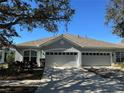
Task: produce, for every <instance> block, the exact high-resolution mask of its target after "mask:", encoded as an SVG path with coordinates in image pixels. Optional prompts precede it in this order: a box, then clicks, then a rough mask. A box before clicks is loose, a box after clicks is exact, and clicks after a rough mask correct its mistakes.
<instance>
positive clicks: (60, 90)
mask: <svg viewBox="0 0 124 93" xmlns="http://www.w3.org/2000/svg"><path fill="white" fill-rule="evenodd" d="M35 93H124V85H123V84H121V83H120V82H118V81H115V80H111V79H105V78H101V77H100V76H98V75H95V74H94V73H91V72H88V71H86V70H84V69H75V68H70V69H58V68H47V69H45V74H44V77H43V79H42V83H41V84H40V86H39V88H38V89H37V90H36V91H35Z"/></svg>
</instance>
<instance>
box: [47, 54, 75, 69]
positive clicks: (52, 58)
mask: <svg viewBox="0 0 124 93" xmlns="http://www.w3.org/2000/svg"><path fill="white" fill-rule="evenodd" d="M50 54H52V55H46V66H58V67H76V66H77V63H76V61H77V55H65V54H64V55H62V53H60V54H61V55H54V53H50Z"/></svg>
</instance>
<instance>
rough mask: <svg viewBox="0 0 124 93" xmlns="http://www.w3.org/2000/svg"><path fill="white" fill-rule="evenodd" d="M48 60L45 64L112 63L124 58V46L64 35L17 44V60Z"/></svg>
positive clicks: (78, 65) (80, 64) (99, 64)
mask: <svg viewBox="0 0 124 93" xmlns="http://www.w3.org/2000/svg"><path fill="white" fill-rule="evenodd" d="M42 59H45V65H46V66H59V67H63V66H64V67H81V66H111V65H112V64H113V63H116V62H122V61H124V46H122V45H117V44H112V43H107V42H103V41H98V40H94V39H90V38H83V37H80V36H76V35H70V34H62V35H59V36H56V37H50V38H45V39H40V40H35V41H30V42H25V43H21V44H18V45H17V51H16V55H15V60H16V61H36V62H37V63H38V65H39V66H40V60H42Z"/></svg>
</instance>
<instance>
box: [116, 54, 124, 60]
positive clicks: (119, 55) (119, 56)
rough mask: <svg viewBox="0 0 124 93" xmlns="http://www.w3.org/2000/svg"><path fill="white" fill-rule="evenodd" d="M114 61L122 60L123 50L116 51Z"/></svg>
mask: <svg viewBox="0 0 124 93" xmlns="http://www.w3.org/2000/svg"><path fill="white" fill-rule="evenodd" d="M116 62H124V52H116Z"/></svg>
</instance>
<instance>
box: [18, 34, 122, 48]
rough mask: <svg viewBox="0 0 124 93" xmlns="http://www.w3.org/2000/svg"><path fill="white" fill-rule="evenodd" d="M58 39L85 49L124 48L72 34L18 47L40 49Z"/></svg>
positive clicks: (31, 42)
mask: <svg viewBox="0 0 124 93" xmlns="http://www.w3.org/2000/svg"><path fill="white" fill-rule="evenodd" d="M57 38H65V39H68V40H70V41H71V42H73V43H75V44H77V45H79V46H80V47H83V48H124V47H123V46H121V45H118V44H113V43H108V42H104V41H99V40H95V39H91V38H84V37H80V36H77V35H71V34H62V35H59V36H56V37H50V38H45V39H39V40H34V41H29V42H24V43H20V44H17V46H23V47H39V46H42V45H43V44H46V43H49V42H52V41H54V40H56V39H57Z"/></svg>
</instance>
